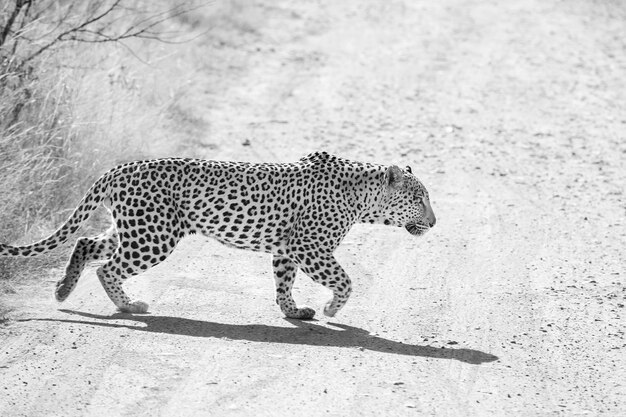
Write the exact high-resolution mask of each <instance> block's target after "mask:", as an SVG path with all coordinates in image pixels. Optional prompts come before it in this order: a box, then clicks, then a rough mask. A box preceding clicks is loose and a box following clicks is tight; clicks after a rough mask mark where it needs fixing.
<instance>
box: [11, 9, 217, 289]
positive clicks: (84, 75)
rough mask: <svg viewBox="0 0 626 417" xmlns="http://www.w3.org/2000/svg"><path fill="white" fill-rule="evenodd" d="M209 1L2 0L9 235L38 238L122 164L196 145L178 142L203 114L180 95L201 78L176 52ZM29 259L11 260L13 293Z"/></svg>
mask: <svg viewBox="0 0 626 417" xmlns="http://www.w3.org/2000/svg"><path fill="white" fill-rule="evenodd" d="M204 6H205V3H197V2H195V3H194V2H182V3H180V4H175V3H172V2H170V1H156V2H151V1H145V2H141V1H134V0H127V1H124V0H113V1H111V0H109V1H104V2H103V1H88V2H72V1H62V0H41V1H38V0H32V1H28V0H11V1H6V2H2V5H0V241H2V242H20V243H26V242H31V241H34V240H37V239H39V238H41V237H42V236H45V235H46V234H48V233H50V232H51V231H53V230H54V228H56V227H57V226H58V225H59V224H60V223H61V222H62V221H63V220H64V219H65V218H66V217H67V216H68V215H69V213H70V212H71V210H72V208H73V207H74V205H75V204H76V202H77V201H78V200H79V199H80V196H81V195H82V193H83V192H84V191H85V190H86V189H87V188H88V186H89V184H90V183H91V182H93V181H94V180H95V179H96V178H97V177H98V176H99V175H101V174H102V173H103V172H105V171H106V170H107V169H109V168H111V167H112V166H113V165H115V164H118V163H121V162H124V161H128V160H132V159H138V158H143V157H155V156H164V155H167V154H173V153H177V151H179V150H180V149H181V148H184V146H185V144H184V143H181V142H180V141H179V140H178V139H180V138H179V137H178V136H175V137H176V140H173V141H172V140H168V138H169V137H171V136H170V133H171V132H172V131H174V130H176V131H180V127H181V126H180V125H179V123H172V120H173V119H176V120H180V119H181V118H182V120H188V121H189V123H196V124H197V123H198V122H197V121H194V117H193V115H186V114H185V109H184V107H181V105H180V104H179V101H180V99H181V97H183V96H184V94H185V90H186V89H187V88H189V86H188V85H187V84H185V82H184V81H178V80H179V78H180V77H176V76H175V75H174V74H176V73H177V72H180V71H179V68H178V67H177V64H176V60H175V59H172V56H173V55H175V54H181V53H182V54H184V53H185V48H188V46H187V44H188V42H186V41H187V40H189V39H191V38H192V36H190V35H193V34H194V31H197V29H195V28H194V26H197V18H198V17H197V16H201V13H202V12H203V10H202V8H203V7H204ZM194 16H195V17H194ZM172 44H176V45H172ZM68 250H69V248H66V250H65V251H64V252H62V253H56V254H53V255H52V256H51V257H47V258H46V257H44V258H41V259H40V260H39V261H38V262H39V264H38V265H39V267H42V266H50V265H51V264H52V263H54V264H60V263H61V262H62V261H61V260H60V259H61V258H64V257H65V255H66V253H65V252H67V251H68ZM23 265H24V263H23V262H22V261H21V260H19V259H17V260H16V259H0V282H2V281H4V284H3V285H4V291H7V290H8V289H10V284H9V280H10V279H11V278H15V277H17V276H18V271H19V270H20V269H22V268H21V267H22V266H23ZM28 265H29V270H30V271H31V272H32V268H33V266H34V265H35V264H34V263H33V261H32V260H30V261H29V263H28ZM35 266H36V265H35ZM42 272H43V271H42ZM2 290H3V289H2V288H0V291H2Z"/></svg>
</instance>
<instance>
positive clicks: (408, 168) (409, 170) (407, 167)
mask: <svg viewBox="0 0 626 417" xmlns="http://www.w3.org/2000/svg"><path fill="white" fill-rule="evenodd" d="M406 172H408V173H409V174H412V173H413V170H412V169H411V167H410V166H408V165H407V166H406Z"/></svg>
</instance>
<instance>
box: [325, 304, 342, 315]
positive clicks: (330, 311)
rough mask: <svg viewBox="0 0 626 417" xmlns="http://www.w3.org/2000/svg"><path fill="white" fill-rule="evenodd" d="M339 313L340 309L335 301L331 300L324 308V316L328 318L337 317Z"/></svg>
mask: <svg viewBox="0 0 626 417" xmlns="http://www.w3.org/2000/svg"><path fill="white" fill-rule="evenodd" d="M338 311H339V308H337V305H336V303H335V302H334V300H330V301H329V302H327V303H326V306H325V307H324V315H325V316H327V317H335V314H337V312H338Z"/></svg>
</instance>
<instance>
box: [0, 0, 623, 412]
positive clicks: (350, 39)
mask: <svg viewBox="0 0 626 417" xmlns="http://www.w3.org/2000/svg"><path fill="white" fill-rule="evenodd" d="M246 7H247V8H246ZM233 10H235V12H237V13H241V14H242V15H241V16H238V17H237V18H238V19H239V20H238V22H239V24H238V25H234V24H233V26H231V27H228V28H225V29H220V28H219V27H217V26H216V29H215V30H214V31H213V32H212V34H211V35H212V37H211V38H209V39H207V40H206V41H204V42H200V43H199V46H198V48H199V53H200V48H205V49H204V51H205V52H206V51H208V52H206V53H210V54H211V56H214V57H215V59H214V60H213V65H212V67H211V68H210V70H209V69H207V70H206V71H205V72H200V71H197V72H195V73H194V74H193V75H190V77H192V80H193V82H194V83H196V84H197V89H195V90H194V93H193V94H190V96H189V97H188V98H187V100H188V103H191V104H190V105H193V106H194V108H196V109H197V114H198V115H201V117H202V118H203V120H205V122H206V124H207V129H206V132H205V133H206V136H204V137H202V138H201V140H200V141H199V143H198V149H197V150H196V153H197V156H201V157H206V158H212V159H234V160H251V161H293V160H295V159H297V158H299V157H301V156H302V155H304V154H306V153H308V152H310V151H313V150H321V149H324V150H327V151H329V152H332V153H335V154H338V155H341V156H344V157H348V158H352V159H357V160H367V161H373V162H379V163H390V164H391V163H395V164H402V165H407V164H408V165H411V166H412V167H413V171H414V172H415V173H417V175H418V176H419V177H420V178H421V179H422V180H423V181H424V182H425V184H426V185H427V187H428V188H429V191H430V194H431V198H432V200H433V202H432V206H433V208H434V210H435V213H436V215H437V219H438V223H437V226H436V227H435V228H434V229H433V230H432V231H431V232H430V233H429V234H428V235H426V236H425V237H424V238H421V239H415V238H413V237H411V236H410V235H409V234H407V233H406V232H404V231H402V230H395V229H391V228H386V227H373V226H361V227H355V228H354V229H353V231H352V232H351V233H350V234H349V235H348V236H347V238H346V239H345V241H344V243H343V245H342V246H341V247H340V249H339V250H338V251H337V258H338V260H339V261H340V262H341V263H342V264H343V266H344V267H345V269H346V270H347V272H348V273H349V274H350V275H351V277H352V278H353V281H354V283H355V290H354V293H353V295H352V298H351V300H350V302H349V303H348V305H347V306H346V307H345V308H344V310H342V311H341V312H340V314H339V315H338V316H337V317H336V318H334V319H332V320H329V319H327V318H325V317H323V316H322V314H321V306H322V305H323V303H324V302H325V301H326V300H327V298H328V297H329V294H328V293H327V292H326V291H325V290H324V289H323V288H321V287H319V286H316V285H314V284H312V283H310V282H309V280H308V279H307V278H306V277H304V276H302V275H299V276H298V280H297V282H296V294H295V297H296V301H298V302H299V303H300V304H306V305H309V306H312V307H314V308H316V310H317V311H318V317H317V318H318V320H319V321H313V322H298V321H294V320H286V319H284V318H283V317H282V316H281V314H280V311H279V309H278V308H277V306H276V305H275V304H274V301H273V300H274V294H273V281H272V275H271V266H270V259H269V257H268V256H266V255H262V254H252V253H248V252H240V251H234V250H232V249H228V248H225V247H222V246H220V245H219V244H218V243H216V242H213V241H207V240H205V239H202V238H190V239H188V240H185V241H184V242H183V243H182V244H181V245H180V246H179V248H178V249H177V251H176V252H175V253H174V255H173V256H171V257H170V258H169V259H168V260H167V261H166V262H165V263H164V264H162V265H159V266H158V267H156V268H154V269H153V270H150V271H149V272H148V273H145V274H144V275H142V276H140V277H139V278H136V279H134V280H133V281H131V282H130V283H129V285H128V288H129V292H130V293H132V294H134V295H137V296H138V297H140V298H141V299H143V300H145V301H147V302H149V303H150V305H151V308H150V314H148V315H136V316H132V315H127V314H116V313H115V312H114V308H113V305H112V304H111V303H110V302H109V300H108V299H107V298H106V296H105V294H104V291H103V290H102V289H101V288H100V286H99V283H98V282H97V279H96V278H95V275H94V272H93V269H91V270H89V271H87V272H86V273H85V274H84V277H83V279H82V281H81V282H80V284H79V288H78V289H77V290H76V292H75V293H74V294H73V295H72V296H71V297H70V299H69V300H68V301H67V302H65V303H64V304H62V305H60V306H59V305H57V304H56V303H55V302H54V301H53V298H52V294H53V288H54V284H53V282H52V281H51V280H45V281H43V282H41V284H40V285H39V286H38V287H25V288H22V289H20V291H18V294H16V295H13V296H10V297H8V298H6V297H5V302H8V303H11V304H12V305H13V306H15V307H16V310H15V311H14V312H13V313H11V315H10V318H11V320H10V321H9V322H8V323H5V324H4V325H3V326H2V327H0V341H1V345H0V415H3V416H48V415H63V416H79V415H90V416H92V415H96V416H97V415H103V416H104V415H106V416H111V415H122V416H130V415H132V416H143V415H163V416H174V415H176V416H178V415H181V416H184V415H190V416H191V415H216V416H218V415H219V416H228V415H233V416H239V415H268V416H269V415H272V416H274V415H289V414H290V413H293V415H314V416H316V415H333V416H344V415H354V416H362V415H365V416H369V415H372V416H373V415H376V416H381V415H388V416H392V415H393V416H399V415H443V416H446V415H449V416H459V415H481V416H482V415H552V414H554V415H568V416H569V415H583V414H585V415H596V414H600V413H606V414H607V415H623V413H624V411H625V410H626V371H625V370H626V341H625V339H624V328H625V323H626V321H625V313H626V310H625V308H624V304H626V286H625V284H624V278H625V273H626V272H625V268H624V265H626V258H625V255H624V253H625V251H624V248H625V247H626V226H625V224H624V218H625V214H626V206H625V198H624V184H626V168H625V163H624V161H625V159H626V145H625V143H626V138H625V136H624V132H625V131H626V111H625V110H626V88H625V87H624V71H625V70H626V7H624V6H623V5H622V4H621V2H619V1H612V2H611V1H606V2H591V1H582V0H580V1H568V2H561V1H539V0H536V1H532V0H528V1H516V2H496V1H461V0H445V1H437V2H435V1H432V2H427V1H369V0H368V1H361V0H359V1H357V0H354V1H341V2H332V1H319V2H297V1H280V2H270V1H268V2H265V3H261V4H259V3H257V4H256V5H255V6H253V7H252V6H245V7H243V8H236V9H233ZM242 22H243V23H242ZM228 31H231V32H232V31H238V32H237V33H238V34H239V35H240V36H239V39H238V41H237V42H235V43H230V44H229V43H227V42H223V41H222V40H221V39H222V38H221V36H222V35H223V36H226V35H225V34H226V32H228ZM205 52H203V53H205ZM59 308H60V309H59Z"/></svg>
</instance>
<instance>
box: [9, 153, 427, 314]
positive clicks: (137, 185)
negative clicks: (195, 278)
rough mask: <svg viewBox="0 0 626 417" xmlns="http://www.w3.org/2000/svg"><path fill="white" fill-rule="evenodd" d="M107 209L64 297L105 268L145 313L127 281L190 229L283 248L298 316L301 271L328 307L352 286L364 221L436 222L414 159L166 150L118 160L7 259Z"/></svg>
mask: <svg viewBox="0 0 626 417" xmlns="http://www.w3.org/2000/svg"><path fill="white" fill-rule="evenodd" d="M100 205H102V206H104V207H105V208H106V209H107V210H108V212H109V214H110V217H111V220H112V224H111V226H110V227H109V228H108V230H106V231H105V232H103V233H101V234H99V235H96V236H90V237H78V238H77V240H76V242H75V245H74V248H73V251H72V253H71V256H70V258H69V261H68V263H67V265H66V267H65V274H64V276H63V277H62V278H61V279H60V280H59V281H58V282H57V283H56V289H55V298H56V299H57V301H59V302H62V301H64V300H66V299H67V297H68V296H69V295H70V293H71V292H72V291H73V290H74V288H75V287H76V284H77V282H78V280H79V278H80V276H81V274H82V272H83V270H84V268H85V266H86V265H87V264H88V263H90V262H93V261H103V262H101V265H100V266H99V267H98V268H97V269H96V275H97V277H98V279H99V281H100V283H101V284H102V287H103V288H104V290H105V292H106V294H107V295H108V297H109V298H110V299H111V301H112V302H113V303H114V304H115V306H116V307H117V309H118V310H119V311H121V312H124V313H135V314H141V313H146V312H147V311H148V304H147V303H145V302H143V301H141V300H136V299H131V297H130V296H129V295H127V294H126V292H125V291H124V289H123V284H124V282H126V280H127V279H129V278H130V277H132V276H136V275H138V274H139V273H142V272H145V271H146V270H148V269H149V268H151V267H153V266H155V265H157V264H159V263H161V262H163V261H164V260H165V259H166V258H167V257H168V256H169V255H170V254H171V253H172V251H173V250H174V248H175V247H176V245H177V244H178V243H179V242H180V241H181V239H183V238H184V237H185V236H189V235H192V234H201V235H204V236H207V237H210V238H213V239H215V240H217V241H218V242H221V243H222V244H225V245H227V246H229V247H233V248H238V249H244V250H251V251H256V252H264V253H268V254H271V256H272V268H273V276H274V283H275V292H276V303H277V304H278V306H279V307H280V310H281V311H282V313H283V314H284V315H285V317H287V318H292V319H301V320H308V319H312V318H313V317H314V316H315V310H314V309H313V308H310V307H307V306H302V307H298V305H297V304H296V302H295V301H294V299H293V296H292V288H293V284H294V281H295V278H296V273H297V272H298V271H299V270H301V271H302V272H303V273H304V274H305V275H307V276H308V277H310V278H311V279H312V280H313V281H314V282H316V283H319V284H321V285H322V286H324V287H326V288H327V289H329V290H330V291H332V298H331V299H330V300H329V301H328V302H327V303H326V305H325V306H324V310H323V312H324V314H325V315H326V316H328V317H333V316H335V314H336V313H337V312H338V311H339V310H341V309H342V308H343V307H344V305H345V304H346V302H347V301H348V299H349V297H350V294H351V293H352V282H351V280H350V278H349V276H348V275H347V274H346V272H345V271H344V269H343V268H342V266H341V265H340V264H339V263H338V262H337V259H336V258H335V257H334V252H335V249H336V248H337V247H338V246H339V244H340V243H341V241H342V240H343V238H344V237H345V236H346V234H347V233H348V231H349V230H350V229H351V228H352V226H353V225H355V224H357V223H366V224H367V223H369V224H382V225H388V226H393V227H398V228H404V229H405V230H406V231H407V232H408V233H410V234H411V235H413V236H422V235H424V234H425V233H426V232H427V231H429V230H430V229H431V228H432V227H433V226H434V225H435V223H436V218H435V214H434V212H433V209H432V207H431V205H430V198H429V194H428V191H427V190H426V187H425V186H424V185H423V183H422V182H421V181H420V180H419V179H418V178H417V177H416V176H415V175H414V174H413V172H412V169H411V167H410V166H407V167H406V168H404V169H401V168H400V167H399V166H397V165H384V164H375V163H367V162H357V161H352V160H349V159H344V158H341V157H337V156H334V155H331V154H329V153H328V152H323V151H321V152H314V153H311V154H309V155H307V156H305V157H303V158H301V159H300V160H298V161H297V162H291V163H267V162H264V163H251V162H232V161H216V160H205V159H192V158H161V159H152V160H142V161H134V162H129V163H125V164H122V165H119V166H117V167H115V168H113V169H111V170H109V171H108V172H106V173H105V174H103V175H102V176H101V177H100V178H99V179H97V180H96V181H95V183H93V185H92V186H91V187H90V188H89V190H88V191H87V193H86V194H85V195H84V196H83V198H82V200H81V201H80V202H79V204H78V206H77V207H76V208H75V209H74V210H73V212H72V214H71V215H70V216H69V218H68V220H67V221H66V222H65V223H64V224H63V225H62V226H61V227H59V228H58V229H57V230H56V231H55V232H54V233H53V234H52V235H50V236H49V237H46V238H44V239H42V240H40V241H38V242H35V243H33V244H30V245H26V246H9V245H6V244H0V256H3V257H6V256H11V257H32V256H37V255H41V254H44V253H47V252H49V251H52V250H54V249H56V248H58V247H60V246H61V245H63V244H64V243H66V242H67V241H68V240H70V239H71V238H73V237H75V236H76V235H78V234H79V230H80V229H81V226H83V224H84V223H85V222H86V221H87V219H89V217H90V216H91V215H92V214H93V213H94V211H95V210H96V209H97V208H98V207H100Z"/></svg>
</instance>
